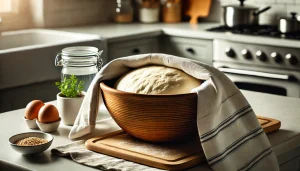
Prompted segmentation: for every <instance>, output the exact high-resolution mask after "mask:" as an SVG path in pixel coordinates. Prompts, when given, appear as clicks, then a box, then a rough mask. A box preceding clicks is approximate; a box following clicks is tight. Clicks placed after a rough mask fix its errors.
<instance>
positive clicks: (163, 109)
mask: <svg viewBox="0 0 300 171" xmlns="http://www.w3.org/2000/svg"><path fill="white" fill-rule="evenodd" d="M100 88H101V90H102V96H103V99H104V103H105V105H106V108H107V110H108V111H109V113H110V114H111V116H112V118H113V119H114V120H115V122H116V123H117V124H118V125H119V126H120V127H121V128H122V129H123V130H125V131H126V132H127V133H128V134H130V135H132V136H134V137H136V138H139V139H142V140H145V141H149V142H173V141H184V140H185V139H187V138H193V137H196V136H197V122H196V120H197V94H196V93H188V94H176V95H145V94H136V93H128V92H123V91H119V90H116V89H113V88H110V87H109V86H107V85H105V84H104V83H103V82H102V83H100Z"/></svg>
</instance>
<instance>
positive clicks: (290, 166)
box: [280, 157, 300, 171]
mask: <svg viewBox="0 0 300 171" xmlns="http://www.w3.org/2000/svg"><path fill="white" fill-rule="evenodd" d="M299 166H300V157H296V158H294V159H292V160H290V161H288V162H286V163H284V164H282V165H281V166H280V170H281V171H299V170H300V167H299Z"/></svg>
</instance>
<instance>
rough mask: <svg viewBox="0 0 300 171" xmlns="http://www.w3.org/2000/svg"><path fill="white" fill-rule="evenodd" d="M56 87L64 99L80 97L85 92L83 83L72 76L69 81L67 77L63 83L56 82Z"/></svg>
mask: <svg viewBox="0 0 300 171" xmlns="http://www.w3.org/2000/svg"><path fill="white" fill-rule="evenodd" d="M55 85H56V86H57V88H58V89H59V90H60V92H61V95H62V96H64V97H70V98H75V97H80V96H81V91H82V90H83V86H82V85H83V81H79V82H78V78H76V76H75V75H71V76H70V77H69V78H68V79H67V78H66V77H65V78H64V81H63V82H55Z"/></svg>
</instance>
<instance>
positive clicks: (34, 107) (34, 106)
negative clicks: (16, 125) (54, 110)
mask: <svg viewBox="0 0 300 171" xmlns="http://www.w3.org/2000/svg"><path fill="white" fill-rule="evenodd" d="M44 105H45V104H44V102H42V101H40V100H33V101H31V102H30V103H28V104H27V106H26V108H25V118H26V119H30V120H32V119H35V118H37V117H38V114H39V110H40V109H41V107H43V106H44Z"/></svg>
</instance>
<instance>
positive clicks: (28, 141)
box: [16, 137, 49, 146]
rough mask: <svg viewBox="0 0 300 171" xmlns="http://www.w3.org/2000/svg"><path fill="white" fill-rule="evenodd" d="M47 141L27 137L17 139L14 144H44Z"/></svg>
mask: <svg viewBox="0 0 300 171" xmlns="http://www.w3.org/2000/svg"><path fill="white" fill-rule="evenodd" d="M47 142H49V141H48V140H46V139H44V138H39V137H28V138H24V139H21V140H19V141H17V142H16V144H17V145H19V146H35V145H41V144H45V143H47Z"/></svg>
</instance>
